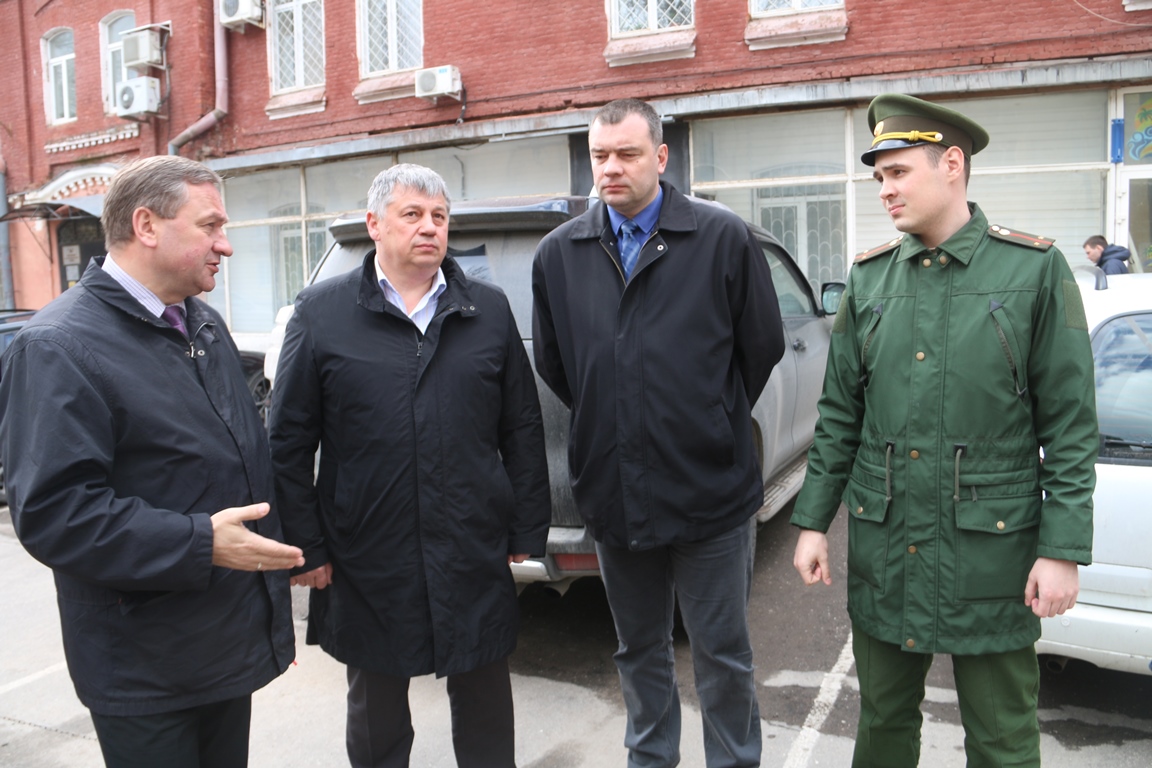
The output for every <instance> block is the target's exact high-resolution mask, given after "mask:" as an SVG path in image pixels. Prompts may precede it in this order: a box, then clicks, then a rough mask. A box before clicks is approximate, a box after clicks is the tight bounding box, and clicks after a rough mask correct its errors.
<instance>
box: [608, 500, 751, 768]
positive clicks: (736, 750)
mask: <svg viewBox="0 0 1152 768" xmlns="http://www.w3.org/2000/svg"><path fill="white" fill-rule="evenodd" d="M754 526H755V521H754V520H753V521H749V522H748V523H742V524H740V525H738V526H737V527H736V528H734V529H732V530H731V531H728V532H727V533H723V534H720V535H719V536H714V537H712V538H710V539H706V540H704V541H694V542H690V543H685V544H672V545H669V546H666V547H659V548H657V549H652V550H645V551H642V552H632V551H630V550H627V549H617V548H613V547H606V546H603V545H600V544H597V546H596V553H597V555H598V556H599V558H600V572H601V575H602V576H603V578H604V587H605V589H606V591H607V593H608V603H609V605H610V607H611V609H612V619H613V621H614V622H615V624H616V636H617V638H618V639H619V641H620V646H619V650H618V651H617V652H616V655H615V657H614V658H615V660H616V668H617V669H618V670H619V672H620V687H621V689H622V691H623V694H624V705H625V707H626V709H627V711H628V725H627V729H626V731H625V736H624V745H625V746H626V747H627V748H628V767H629V768H671V766H674V765H677V764H678V763H679V762H680V696H679V693H678V691H677V687H676V669H675V657H674V655H673V649H672V623H673V616H674V610H675V604H676V602H679V604H680V616H681V618H682V619H683V621H684V629H685V630H686V631H687V632H688V641H689V643H690V644H691V647H692V666H693V668H694V671H695V674H696V694H697V696H698V697H699V699H700V709H701V715H702V717H703V720H704V754H705V759H706V761H707V765H708V768H746V767H748V766H758V765H760V750H761V736H760V707H759V704H758V702H757V700H756V680H755V677H754V674H753V667H752V644H751V641H750V640H749V636H748V596H749V591H750V589H751V586H752V558H753V555H754V551H753V550H754V546H755V537H754V536H753V532H754V530H755V528H754Z"/></svg>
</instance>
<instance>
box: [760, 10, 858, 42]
mask: <svg viewBox="0 0 1152 768" xmlns="http://www.w3.org/2000/svg"><path fill="white" fill-rule="evenodd" d="M748 10H749V13H750V15H751V18H750V19H749V20H748V25H747V26H746V27H745V28H744V42H745V43H747V45H748V49H749V50H752V51H762V50H765V49H768V48H784V47H788V46H793V45H813V44H816V43H831V42H835V41H837V40H843V39H844V38H845V37H847V35H848V13H847V12H846V11H845V10H844V0H749V3H748Z"/></svg>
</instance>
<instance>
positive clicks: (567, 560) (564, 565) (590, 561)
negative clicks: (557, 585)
mask: <svg viewBox="0 0 1152 768" xmlns="http://www.w3.org/2000/svg"><path fill="white" fill-rule="evenodd" d="M555 557H556V567H557V568H558V569H560V570H561V571H598V570H600V561H599V560H597V559H596V555H556V556H555Z"/></svg>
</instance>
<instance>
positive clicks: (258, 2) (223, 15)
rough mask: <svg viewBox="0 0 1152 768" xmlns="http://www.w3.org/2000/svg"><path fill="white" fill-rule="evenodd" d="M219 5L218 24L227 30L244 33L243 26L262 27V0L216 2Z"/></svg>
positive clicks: (224, 0)
mask: <svg viewBox="0 0 1152 768" xmlns="http://www.w3.org/2000/svg"><path fill="white" fill-rule="evenodd" d="M216 2H218V3H220V23H221V24H223V25H224V26H226V27H228V28H229V29H235V30H239V31H240V32H243V31H244V25H245V24H251V25H253V26H256V27H263V26H264V3H263V2H262V0H216Z"/></svg>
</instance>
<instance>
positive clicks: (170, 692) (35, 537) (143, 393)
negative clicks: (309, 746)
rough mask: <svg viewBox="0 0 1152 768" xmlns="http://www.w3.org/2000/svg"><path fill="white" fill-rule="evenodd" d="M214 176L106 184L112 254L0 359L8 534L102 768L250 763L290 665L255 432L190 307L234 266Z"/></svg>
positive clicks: (287, 624) (253, 417)
mask: <svg viewBox="0 0 1152 768" xmlns="http://www.w3.org/2000/svg"><path fill="white" fill-rule="evenodd" d="M219 187H220V178H219V177H218V176H217V175H216V174H215V173H213V172H212V171H210V170H209V169H207V168H205V167H204V166H202V165H200V164H199V163H196V162H193V161H191V160H186V159H183V158H180V157H169V156H160V157H151V158H147V159H145V160H140V161H137V162H134V163H132V164H131V165H129V166H127V167H126V168H124V169H123V170H121V171H120V172H119V173H118V174H117V175H116V176H115V178H114V179H113V180H112V185H111V187H110V189H109V190H108V194H107V196H106V198H105V202H104V215H103V225H104V231H105V235H106V241H107V247H108V255H107V256H106V257H105V258H103V259H98V260H97V261H95V262H94V263H93V264H92V265H91V266H89V268H88V269H87V270H86V271H85V273H84V275H83V277H82V278H81V280H80V284H79V285H77V286H75V287H73V288H71V289H69V290H68V291H66V292H65V293H64V294H63V295H62V296H60V297H59V298H57V299H56V300H55V301H53V302H52V303H51V304H49V305H48V306H47V307H45V308H44V309H43V310H42V311H40V312H39V313H38V314H37V315H36V317H35V318H34V319H33V320H32V321H31V322H30V323H29V324H28V325H27V326H25V328H24V329H23V330H22V331H21V333H20V334H19V335H18V336H17V337H16V339H15V340H14V341H13V343H12V346H11V347H9V349H8V351H7V352H6V353H5V355H4V360H3V376H2V378H0V411H2V412H3V421H2V422H0V450H2V452H3V462H4V469H5V471H6V473H7V482H8V496H9V501H10V503H11V510H12V522H13V526H14V527H15V529H16V535H17V536H18V537H19V538H20V541H21V543H22V544H23V545H24V546H25V548H27V549H28V551H29V552H30V553H31V554H32V555H33V556H34V557H35V558H36V559H38V560H40V561H41V562H43V563H44V564H46V565H48V566H49V567H51V568H52V570H53V573H54V575H55V577H56V590H57V594H58V597H59V599H58V603H59V607H60V621H61V624H62V627H63V635H64V653H65V656H66V658H67V661H68V671H69V672H70V673H71V675H72V680H73V682H74V683H75V686H76V693H77V695H78V696H79V698H80V700H81V701H82V702H83V703H84V705H85V706H87V707H88V708H89V709H90V710H91V712H92V720H93V722H94V724H95V727H96V735H97V737H98V738H99V740H100V747H101V750H102V751H103V753H104V760H105V762H106V763H107V765H108V766H141V765H157V766H181V767H184V766H193V767H194V766H202V767H203V768H209V767H211V768H216V767H217V766H225V767H226V768H239V767H241V766H245V765H247V764H248V730H249V718H250V712H251V694H252V692H253V691H255V690H256V689H258V688H260V687H262V686H264V685H265V684H267V683H268V682H269V681H271V680H272V679H274V678H275V677H276V676H277V675H279V674H280V673H281V672H283V671H284V670H285V669H286V668H287V666H288V664H289V663H290V662H291V661H292V659H293V657H294V655H295V643H294V639H293V632H292V616H291V601H290V599H289V594H288V575H287V574H286V573H284V572H283V570H285V569H287V568H289V567H291V566H294V565H298V564H302V563H303V557H302V556H301V552H300V550H299V549H296V548H295V547H289V546H286V545H284V544H282V543H280V542H279V541H278V539H280V538H281V534H280V524H279V521H278V519H277V517H276V515H275V513H270V507H269V502H271V501H272V496H273V486H272V467H271V463H270V460H269V454H268V442H267V438H266V437H265V433H264V426H263V424H262V423H261V421H260V417H259V414H258V413H257V411H256V406H255V404H254V403H253V402H252V397H251V395H250V394H249V392H248V388H247V385H246V384H245V377H244V372H243V370H242V368H241V365H240V355H239V353H238V352H237V350H236V346H235V345H234V344H233V343H232V339H231V338H230V337H229V335H228V331H227V330H226V329H225V327H224V322H223V320H222V319H221V318H220V316H219V315H218V314H217V313H216V312H215V311H214V310H213V309H212V308H210V307H209V306H208V305H207V304H205V303H204V302H202V301H200V300H199V299H195V298H191V297H192V296H194V295H196V294H199V293H202V292H204V291H210V290H212V288H213V287H214V286H215V274H216V272H217V271H218V270H219V265H220V260H221V258H222V257H224V256H230V255H231V254H232V247H231V246H230V245H229V244H228V240H227V238H226V237H225V235H224V231H223V226H224V223H225V222H226V221H227V216H226V215H225V213H224V206H223V204H222V203H221V200H220V190H219Z"/></svg>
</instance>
